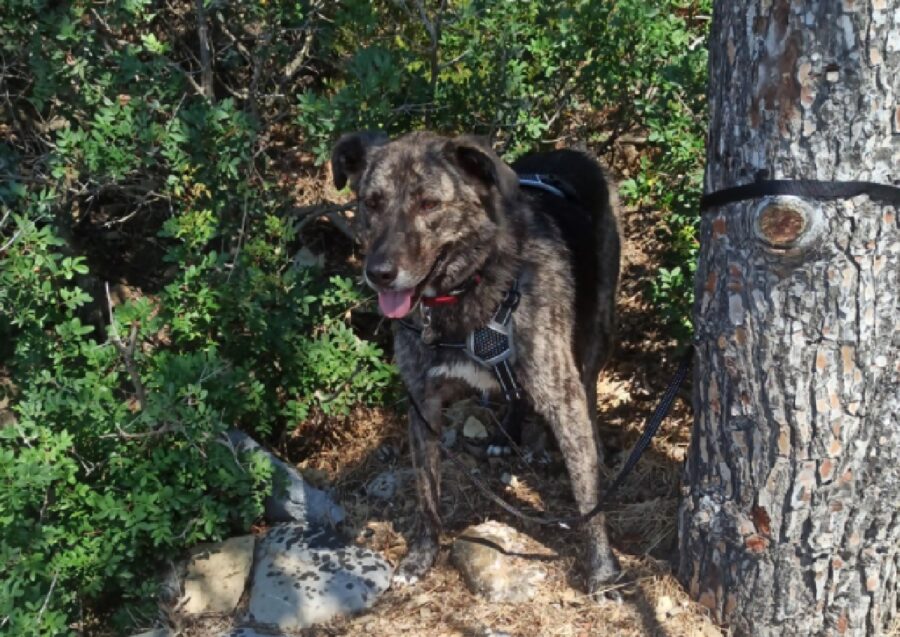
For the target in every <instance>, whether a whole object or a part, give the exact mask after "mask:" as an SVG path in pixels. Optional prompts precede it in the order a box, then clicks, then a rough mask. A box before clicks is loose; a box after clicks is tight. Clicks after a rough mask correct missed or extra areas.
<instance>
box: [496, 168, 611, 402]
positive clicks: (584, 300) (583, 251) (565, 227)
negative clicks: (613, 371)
mask: <svg viewBox="0 0 900 637" xmlns="http://www.w3.org/2000/svg"><path fill="white" fill-rule="evenodd" d="M512 167H513V169H514V170H515V171H516V172H517V173H518V174H520V175H527V174H540V175H547V176H549V177H551V178H553V179H556V180H558V182H559V183H560V185H561V186H562V187H563V189H564V192H566V194H567V198H566V199H564V200H561V199H560V198H559V197H557V196H555V195H553V194H550V193H544V191H535V196H536V197H538V198H539V200H540V205H538V206H536V211H537V212H539V213H540V214H542V215H545V216H546V217H548V218H549V219H550V220H552V223H554V225H556V226H557V228H558V229H559V232H560V234H561V235H562V238H563V240H564V241H565V243H566V246H567V247H568V249H569V253H570V259H571V263H572V271H573V278H574V281H575V308H576V343H574V344H573V345H574V346H575V349H576V351H575V354H576V359H577V360H578V362H579V365H580V367H581V370H582V379H583V380H584V382H585V385H586V387H587V389H588V393H589V402H591V406H592V407H593V406H594V404H595V400H594V396H593V395H594V392H595V389H594V388H592V387H591V385H593V384H595V383H596V379H597V375H598V374H599V372H600V370H601V369H602V367H603V365H604V364H605V363H606V361H607V359H608V358H609V355H610V354H611V350H612V343H613V336H614V332H615V324H614V323H615V311H614V310H615V308H614V305H615V298H616V288H617V282H618V279H619V252H620V246H619V227H618V219H617V210H616V209H617V201H616V196H615V190H614V189H613V188H612V187H611V181H610V180H609V177H608V176H607V175H606V174H605V172H604V171H603V169H602V168H601V167H600V165H599V164H598V163H597V162H596V161H595V160H593V159H592V158H590V157H589V156H588V155H586V154H584V153H582V152H579V151H575V150H555V151H550V152H546V153H537V154H534V155H528V156H526V157H523V158H522V159H520V160H518V161H517V162H515V163H514V164H513V166H512ZM539 193H540V194H539Z"/></svg>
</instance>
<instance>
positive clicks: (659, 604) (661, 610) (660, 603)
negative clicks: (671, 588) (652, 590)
mask: <svg viewBox="0 0 900 637" xmlns="http://www.w3.org/2000/svg"><path fill="white" fill-rule="evenodd" d="M655 610H656V619H658V620H659V621H665V620H667V619H669V618H670V617H672V616H673V615H676V614H678V613H679V612H680V611H681V609H680V608H678V607H677V606H676V605H675V601H674V600H673V599H672V598H671V597H669V596H668V595H662V596H661V597H660V598H659V599H657V600H656V609H655Z"/></svg>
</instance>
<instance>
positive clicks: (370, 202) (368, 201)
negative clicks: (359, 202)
mask: <svg viewBox="0 0 900 637" xmlns="http://www.w3.org/2000/svg"><path fill="white" fill-rule="evenodd" d="M363 205H365V207H366V208H368V209H369V210H373V211H377V210H378V209H379V208H381V197H379V196H378V195H370V196H368V197H366V198H365V199H363Z"/></svg>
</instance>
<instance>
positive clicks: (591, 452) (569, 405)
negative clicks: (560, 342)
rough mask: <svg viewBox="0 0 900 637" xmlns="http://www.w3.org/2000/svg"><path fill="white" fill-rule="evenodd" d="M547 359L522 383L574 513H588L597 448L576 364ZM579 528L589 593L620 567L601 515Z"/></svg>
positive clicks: (594, 491)
mask: <svg viewBox="0 0 900 637" xmlns="http://www.w3.org/2000/svg"><path fill="white" fill-rule="evenodd" d="M547 349H550V348H547ZM550 356H551V359H552V360H546V361H542V363H541V362H539V363H538V365H537V366H536V367H535V368H533V369H531V370H529V371H530V372H532V373H530V374H527V375H523V379H522V380H523V384H526V385H527V387H526V388H527V390H528V391H529V393H530V394H531V396H532V397H533V398H534V401H533V403H534V407H535V409H536V410H537V412H538V413H539V414H540V415H541V416H543V417H544V418H545V419H546V420H547V423H548V424H549V425H550V428H551V429H552V430H553V433H554V435H555V436H556V440H557V441H558V443H559V448H560V451H561V452H562V454H563V457H564V459H565V462H566V469H567V470H568V473H569V479H570V481H571V483H572V491H573V493H574V495H575V502H576V503H577V505H578V511H579V513H587V512H588V511H590V510H591V509H593V508H594V506H596V504H597V502H598V499H599V497H600V462H601V455H600V449H599V447H598V445H597V444H596V438H595V435H594V427H593V424H592V422H591V417H590V415H589V413H588V401H587V396H586V394H585V388H584V385H582V383H581V379H580V378H579V374H578V372H577V369H576V366H575V361H574V360H573V359H572V358H571V357H569V356H565V355H564V354H561V353H560V352H559V351H558V350H557V351H555V352H554V353H553V354H551V355H550ZM561 359H562V360H561ZM538 370H541V371H538ZM535 372H536V373H535ZM554 372H555V373H554ZM584 528H585V531H586V533H587V540H588V568H587V571H588V572H587V589H588V592H589V593H591V594H592V595H594V594H597V592H598V591H600V590H602V588H603V586H604V584H607V583H609V582H611V581H613V580H615V579H616V577H617V576H618V575H619V563H618V560H617V559H616V557H615V555H613V552H612V550H611V548H610V545H609V539H608V538H607V535H606V519H605V516H604V514H603V513H599V514H597V515H595V516H594V517H593V518H591V519H590V520H589V521H588V522H587V523H586V524H585V526H584Z"/></svg>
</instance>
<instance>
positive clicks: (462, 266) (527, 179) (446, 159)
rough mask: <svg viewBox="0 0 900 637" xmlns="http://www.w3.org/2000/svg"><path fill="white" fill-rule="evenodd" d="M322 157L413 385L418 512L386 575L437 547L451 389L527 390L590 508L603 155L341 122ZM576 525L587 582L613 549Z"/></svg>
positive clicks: (595, 532)
mask: <svg viewBox="0 0 900 637" xmlns="http://www.w3.org/2000/svg"><path fill="white" fill-rule="evenodd" d="M331 164H332V172H333V178H334V183H335V186H336V187H337V188H338V189H342V188H344V186H345V185H346V184H347V183H349V184H350V186H351V188H352V189H353V190H354V191H355V193H356V194H357V198H358V202H359V203H358V207H357V214H356V218H355V223H356V225H357V232H358V235H359V240H360V243H361V245H362V248H363V252H364V253H365V255H366V258H365V264H364V279H365V281H366V282H367V284H368V285H369V286H371V287H372V288H373V289H374V290H375V291H376V292H377V294H378V302H379V307H380V309H381V312H382V313H383V314H384V315H385V316H386V317H388V318H390V319H396V320H394V321H393V323H394V353H395V357H396V361H397V365H398V367H399V370H400V374H401V376H402V378H403V381H404V383H405V384H406V388H407V390H408V391H409V394H410V399H411V407H410V412H409V442H410V447H411V454H412V460H413V468H414V472H415V478H416V488H417V494H418V498H419V511H420V515H419V520H418V522H417V530H416V532H415V535H414V537H413V541H412V542H411V543H410V550H409V552H408V554H407V556H406V557H405V558H404V560H403V561H402V562H401V564H400V565H399V567H398V569H397V573H396V575H395V581H396V582H400V583H412V582H415V581H417V579H418V578H419V577H421V576H422V575H423V574H424V573H426V572H427V570H428V569H429V568H430V567H431V566H432V564H433V563H434V561H435V559H436V557H437V554H438V549H439V544H438V539H439V534H440V530H441V515H440V511H439V503H440V493H441V485H440V480H439V476H440V471H439V459H440V454H439V451H440V449H439V444H440V437H439V434H440V431H439V428H440V421H441V418H442V408H443V406H444V405H445V404H446V403H447V402H448V401H450V400H451V399H453V398H455V397H457V396H458V395H459V393H460V392H471V390H472V389H475V390H477V391H479V392H483V393H496V392H498V391H500V390H501V389H502V390H504V391H505V392H506V394H507V396H508V397H509V398H510V399H511V400H516V396H518V395H521V396H524V397H525V398H523V400H524V401H526V402H527V404H528V406H529V408H531V409H533V410H534V411H535V412H536V413H537V414H538V415H539V416H540V417H541V418H542V419H543V420H545V421H546V422H547V423H548V424H549V426H550V428H551V430H552V431H553V433H554V435H555V437H556V439H557V442H558V444H559V448H560V451H561V452H562V454H563V456H564V458H565V463H566V468H567V471H568V474H569V478H570V481H571V484H572V489H573V492H574V496H575V500H576V502H577V505H578V509H579V511H580V512H581V513H585V512H588V511H590V510H591V509H592V508H593V507H594V505H595V504H596V503H597V501H598V498H599V496H600V473H599V469H600V463H601V462H602V447H601V445H600V442H599V440H598V435H597V426H596V418H597V378H598V375H599V373H600V371H601V369H602V368H603V366H604V365H605V363H606V361H607V359H608V358H609V356H610V353H611V350H612V344H613V333H614V327H615V325H614V323H615V299H616V292H617V287H618V278H619V253H620V231H619V225H618V219H617V210H616V209H617V203H616V193H615V190H614V188H613V187H612V186H611V183H612V182H611V181H610V180H609V179H608V178H607V177H606V175H605V172H604V171H603V169H601V167H600V166H599V165H598V164H597V162H596V161H594V160H593V159H591V158H589V157H588V156H587V155H586V154H584V153H581V152H578V151H574V150H555V151H550V152H545V153H540V154H534V155H530V156H526V157H524V158H523V159H520V160H519V161H517V162H516V163H514V164H513V165H511V166H510V165H509V164H507V163H505V162H504V161H502V160H501V159H500V157H499V156H498V155H497V154H496V153H495V152H494V151H493V150H492V149H491V147H490V146H489V144H487V143H486V142H485V141H483V140H481V139H480V138H477V137H473V136H460V137H455V138H448V137H444V136H440V135H437V134H434V133H431V132H413V133H409V134H406V135H403V136H401V137H398V138H396V139H394V140H390V139H388V138H387V137H386V136H384V135H382V134H380V133H373V132H358V133H351V134H346V135H344V136H342V137H341V138H340V139H339V140H338V141H337V143H336V144H335V146H334V148H333V151H332V156H331ZM501 323H502V324H501ZM485 326H492V328H491V329H493V332H492V333H490V334H488V336H489V337H490V338H488V341H489V342H491V343H495V342H499V343H500V344H501V347H499V348H498V349H503V347H505V350H504V352H505V353H504V354H503V356H506V358H505V361H506V364H505V367H504V370H505V372H508V378H506V381H508V382H504V377H501V375H500V372H499V371H498V368H496V367H492V366H491V365H489V364H485V363H484V360H483V358H479V356H481V355H480V354H479V355H475V354H473V353H472V352H473V351H474V350H473V347H477V345H472V340H471V339H472V336H471V335H473V334H475V335H478V334H482V335H483V334H487V332H484V330H485V329H488V328H486V327H485ZM479 330H482V331H481V332H479ZM498 335H499V336H498ZM478 338H481V337H478ZM504 338H508V342H507V341H504V340H503V339H504ZM467 339H468V340H467ZM491 339H494V340H491ZM496 339H500V340H499V341H496ZM476 340H478V339H476ZM445 343H451V344H453V346H452V347H450V346H446V347H443V346H441V345H442V344H445ZM465 343H468V349H466V348H465V347H463V346H462V345H461V344H465ZM498 365H499V366H503V365H502V364H498ZM510 378H511V379H512V380H511V381H510V380H509V379H510ZM510 383H511V385H510ZM517 402H520V403H521V401H517ZM513 411H514V412H518V413H519V414H521V410H515V409H514V410H513ZM583 531H584V533H585V534H586V536H587V537H586V538H585V539H586V541H587V543H588V546H587V549H588V560H587V571H588V572H587V574H586V579H587V589H588V591H589V592H590V593H591V594H596V593H597V591H599V590H601V589H602V587H603V586H604V585H605V584H607V583H609V582H610V581H612V580H614V579H615V578H616V577H617V576H618V574H619V564H618V561H617V560H616V558H615V556H614V555H613V553H612V551H611V549H610V546H609V541H608V538H607V533H606V523H605V520H604V516H603V514H602V513H600V514H598V515H596V516H595V517H593V518H591V519H590V521H589V522H587V523H586V524H585V525H584V528H583Z"/></svg>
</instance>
